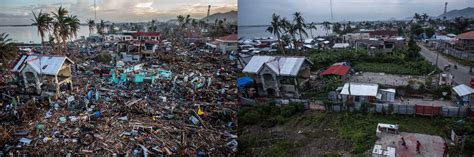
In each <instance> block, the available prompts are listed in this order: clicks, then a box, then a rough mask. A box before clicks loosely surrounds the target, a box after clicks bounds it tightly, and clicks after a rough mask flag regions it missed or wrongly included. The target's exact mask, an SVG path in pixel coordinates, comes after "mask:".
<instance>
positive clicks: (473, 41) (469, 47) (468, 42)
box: [455, 31, 474, 53]
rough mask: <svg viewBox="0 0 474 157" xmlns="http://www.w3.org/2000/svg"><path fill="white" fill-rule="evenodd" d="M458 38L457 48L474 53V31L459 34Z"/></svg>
mask: <svg viewBox="0 0 474 157" xmlns="http://www.w3.org/2000/svg"><path fill="white" fill-rule="evenodd" d="M456 38H457V39H458V41H457V42H456V45H455V46H456V49H458V50H461V51H465V52H470V53H474V31H470V32H466V33H462V34H459V35H458V36H456Z"/></svg>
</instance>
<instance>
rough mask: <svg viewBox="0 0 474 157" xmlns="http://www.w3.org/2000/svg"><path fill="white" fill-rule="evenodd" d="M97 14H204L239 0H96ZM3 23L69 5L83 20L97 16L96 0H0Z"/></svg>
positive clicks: (115, 17) (120, 17)
mask: <svg viewBox="0 0 474 157" xmlns="http://www.w3.org/2000/svg"><path fill="white" fill-rule="evenodd" d="M96 3H97V18H98V19H104V20H109V21H113V22H137V21H149V20H151V19H157V20H161V21H165V20H169V19H172V18H175V17H176V16H177V15H186V14H190V15H191V16H192V17H196V18H201V17H204V16H205V15H206V13H207V6H208V5H211V6H212V9H211V13H216V12H227V11H231V10H237V0H97V1H96ZM0 4H2V5H1V6H0V25H6V24H30V23H31V20H30V19H31V18H32V13H31V11H32V10H33V11H35V12H39V11H40V10H42V11H43V12H51V11H54V10H55V9H56V8H58V7H59V6H64V7H65V8H67V9H68V10H69V11H70V13H71V14H74V15H77V16H78V17H79V19H80V20H81V21H85V20H86V19H89V18H94V7H93V5H94V0H0Z"/></svg>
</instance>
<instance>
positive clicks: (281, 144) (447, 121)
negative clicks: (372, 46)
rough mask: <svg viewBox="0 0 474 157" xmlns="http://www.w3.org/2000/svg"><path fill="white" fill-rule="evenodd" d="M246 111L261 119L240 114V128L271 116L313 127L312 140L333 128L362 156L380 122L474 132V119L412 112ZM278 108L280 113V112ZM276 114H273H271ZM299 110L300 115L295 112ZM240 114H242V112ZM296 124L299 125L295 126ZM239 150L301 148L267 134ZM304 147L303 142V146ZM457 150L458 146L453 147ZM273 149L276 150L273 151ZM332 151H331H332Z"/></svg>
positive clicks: (409, 128) (435, 131)
mask: <svg viewBox="0 0 474 157" xmlns="http://www.w3.org/2000/svg"><path fill="white" fill-rule="evenodd" d="M245 110H247V111H244V112H246V113H245V114H244V115H246V114H254V113H252V112H254V111H255V112H256V115H260V116H261V117H258V118H261V119H258V118H257V119H258V120H256V122H255V123H253V124H249V123H240V121H242V120H244V121H245V118H241V117H239V124H241V125H240V126H239V127H241V128H245V127H249V126H252V125H259V126H262V129H264V130H263V131H265V129H266V127H265V125H267V124H266V123H268V122H269V121H268V120H269V119H270V120H271V119H278V118H276V117H280V118H284V119H285V121H282V122H281V123H278V124H275V125H279V124H286V122H287V121H289V120H291V121H292V123H293V122H296V123H295V124H302V125H300V126H301V127H312V128H315V129H313V130H314V132H304V135H305V136H306V137H307V138H311V139H312V140H318V138H321V137H322V136H324V137H326V136H334V135H331V134H324V132H318V131H317V130H321V129H322V130H324V129H332V130H334V133H335V137H336V138H338V139H346V140H349V141H351V143H352V148H351V153H352V154H353V155H354V156H363V155H364V153H365V152H367V151H368V150H370V149H371V148H372V146H373V145H374V143H375V141H376V135H375V129H376V127H377V124H378V123H389V124H397V123H398V124H399V125H400V131H402V132H411V133H421V134H429V135H437V136H441V137H443V138H448V137H449V135H450V131H451V129H452V128H456V130H463V131H464V132H466V133H467V134H468V135H474V122H473V121H469V120H468V121H465V122H463V123H461V124H458V123H459V122H458V121H459V120H461V119H460V118H443V117H420V116H417V117H414V116H412V115H378V114H371V113H368V114H364V113H348V112H346V113H326V112H317V111H306V112H304V113H300V112H292V113H293V114H291V115H290V116H289V117H287V116H288V115H287V116H283V115H284V114H282V111H281V109H280V110H276V109H271V108H270V109H269V108H266V109H265V108H261V107H250V108H246V109H245ZM277 111H278V112H277ZM272 112H273V113H274V115H272V114H271V113H272ZM296 113H298V114H296ZM239 115H241V114H239ZM295 126H296V125H295ZM301 127H295V128H294V129H295V130H298V129H301ZM473 137H474V136H470V137H469V138H468V139H467V140H466V146H465V149H464V150H465V152H464V153H465V154H468V155H469V154H470V155H472V154H474V149H469V148H474V138H473ZM239 142H240V143H239V144H241V145H239V151H244V152H248V151H249V150H250V149H252V148H255V147H261V146H263V145H264V146H266V149H265V150H264V151H263V152H264V153H266V154H268V155H269V156H291V153H290V150H295V149H298V147H297V146H295V144H290V143H288V141H282V140H279V141H277V142H269V141H265V138H264V137H258V138H254V139H251V140H248V141H239ZM303 146H304V145H303ZM450 150H451V151H452V152H454V153H459V151H456V150H458V149H456V150H455V149H450ZM272 152H273V153H272ZM329 154H330V153H329Z"/></svg>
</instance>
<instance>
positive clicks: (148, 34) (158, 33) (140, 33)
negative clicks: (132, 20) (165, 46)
mask: <svg viewBox="0 0 474 157" xmlns="http://www.w3.org/2000/svg"><path fill="white" fill-rule="evenodd" d="M132 36H134V37H136V36H149V37H152V36H160V32H137V33H133V34H132Z"/></svg>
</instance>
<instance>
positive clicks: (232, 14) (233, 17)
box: [202, 11, 237, 22]
mask: <svg viewBox="0 0 474 157" xmlns="http://www.w3.org/2000/svg"><path fill="white" fill-rule="evenodd" d="M224 18H225V19H226V21H227V22H237V11H229V12H226V13H215V14H212V15H209V17H204V18H202V19H203V20H204V21H206V20H207V19H209V22H214V21H215V20H216V19H217V20H222V19H224Z"/></svg>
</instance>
